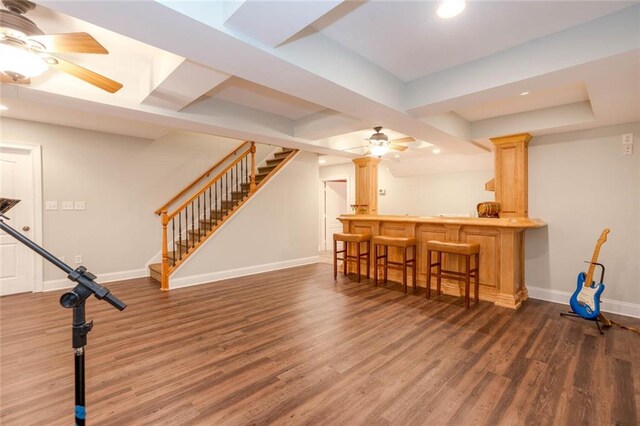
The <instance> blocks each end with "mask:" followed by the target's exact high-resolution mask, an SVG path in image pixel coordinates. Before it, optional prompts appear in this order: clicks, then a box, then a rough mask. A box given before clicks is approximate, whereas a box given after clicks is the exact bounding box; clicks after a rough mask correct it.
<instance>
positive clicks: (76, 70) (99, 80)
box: [47, 55, 122, 93]
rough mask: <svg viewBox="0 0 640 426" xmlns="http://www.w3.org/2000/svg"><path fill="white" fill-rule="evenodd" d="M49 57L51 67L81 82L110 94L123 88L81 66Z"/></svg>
mask: <svg viewBox="0 0 640 426" xmlns="http://www.w3.org/2000/svg"><path fill="white" fill-rule="evenodd" d="M49 56H51V58H52V59H50V60H48V61H47V63H48V64H49V66H50V67H52V68H55V69H57V70H60V71H64V72H66V73H67V74H71V75H72V76H74V77H78V78H79V79H80V80H84V81H86V82H87V83H89V84H93V85H94V86H96V87H98V88H100V89H102V90H106V91H107V92H109V93H115V92H117V91H118V90H120V89H121V88H122V84H120V83H118V82H117V81H114V80H111V79H110V78H107V77H105V76H103V75H100V74H98V73H95V72H93V71H89V70H88V69H86V68H83V67H81V66H80V65H76V64H74V63H72V62H69V61H65V60H64V59H62V58H59V57H57V56H54V55H49Z"/></svg>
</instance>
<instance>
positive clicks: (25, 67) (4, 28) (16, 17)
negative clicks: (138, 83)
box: [0, 0, 122, 93]
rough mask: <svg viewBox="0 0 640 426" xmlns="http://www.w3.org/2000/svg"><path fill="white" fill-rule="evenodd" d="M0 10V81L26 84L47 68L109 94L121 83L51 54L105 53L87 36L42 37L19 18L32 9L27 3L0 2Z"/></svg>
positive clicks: (15, 0)
mask: <svg viewBox="0 0 640 426" xmlns="http://www.w3.org/2000/svg"><path fill="white" fill-rule="evenodd" d="M2 4H3V5H4V7H5V8H6V9H0V81H1V82H3V83H19V84H29V83H30V80H29V79H30V78H31V77H36V76H38V75H40V74H42V73H43V72H44V71H46V70H47V69H48V68H49V67H51V68H54V69H56V70H59V71H62V72H65V73H67V74H70V75H72V76H74V77H76V78H79V79H80V80H83V81H85V82H87V83H89V84H92V85H94V86H96V87H98V88H100V89H102V90H105V91H107V92H109V93H115V92H117V91H118V90H120V89H121V88H122V84H120V83H118V82H117V81H114V80H111V79H109V78H107V77H105V76H103V75H100V74H98V73H95V72H93V71H90V70H88V69H86V68H83V67H81V66H79V65H76V64H74V63H72V62H69V61H66V60H64V59H62V58H60V57H57V56H55V55H54V53H94V54H108V53H109V52H108V51H107V50H106V49H105V48H104V47H103V46H102V45H101V44H100V43H98V42H97V41H96V40H95V39H94V38H93V37H91V35H89V34H87V33H66V34H51V35H45V34H44V32H43V31H42V30H41V29H40V28H38V26H37V25H36V24H35V23H33V22H32V21H31V20H30V19H28V18H26V17H25V16H23V14H24V13H26V12H27V11H29V10H31V9H33V8H35V4H34V3H32V2H30V1H27V0H3V1H2Z"/></svg>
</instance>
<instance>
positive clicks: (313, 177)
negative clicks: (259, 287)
mask: <svg viewBox="0 0 640 426" xmlns="http://www.w3.org/2000/svg"><path fill="white" fill-rule="evenodd" d="M318 180H319V174H318V156H317V155H316V154H313V153H306V152H301V153H299V154H298V155H297V156H296V157H295V158H294V159H293V160H291V161H290V162H289V163H288V164H287V165H286V167H284V168H283V169H282V170H281V171H280V172H279V173H278V174H277V175H276V176H274V177H273V178H271V180H270V181H268V182H267V184H266V185H265V186H264V187H263V188H262V189H261V190H260V191H259V192H258V193H257V194H256V195H255V196H254V197H253V198H252V199H251V200H249V202H248V203H246V204H245V205H244V206H243V207H242V210H241V211H240V212H239V213H237V214H236V215H234V216H232V217H231V219H229V221H228V222H227V223H226V224H225V225H224V226H223V227H222V228H221V229H220V230H219V231H218V232H216V234H215V235H214V236H213V237H211V238H210V239H209V240H208V241H207V243H206V244H205V245H203V247H202V249H200V250H199V252H197V253H196V254H195V255H194V256H193V257H192V258H191V260H190V261H189V262H187V263H186V264H185V266H184V267H182V268H181V269H180V270H178V271H176V272H175V273H174V274H173V275H172V276H171V279H170V286H171V288H175V287H182V286H185V285H193V284H200V283H206V282H211V281H215V280H218V279H223V278H227V277H231V276H239V275H247V274H251V273H257V272H262V271H266V270H271V269H277V268H282V267H286V266H294V265H301V264H307V263H314V262H317V261H318V244H319V242H318V236H317V235H316V233H315V232H309V231H310V230H313V229H315V224H317V223H318V221H319V217H318V212H319V209H320V206H319V204H318V196H317V193H316V191H315V188H316V187H317V184H318Z"/></svg>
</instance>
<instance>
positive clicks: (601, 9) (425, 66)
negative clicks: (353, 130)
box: [313, 1, 633, 81]
mask: <svg viewBox="0 0 640 426" xmlns="http://www.w3.org/2000/svg"><path fill="white" fill-rule="evenodd" d="M467 3H468V4H467V7H466V9H465V11H464V12H463V13H462V14H461V15H459V16H457V17H454V18H452V19H449V20H443V19H440V18H439V17H438V16H437V15H436V10H437V8H438V6H439V4H440V2H437V1H368V2H363V3H361V4H360V6H359V7H355V8H354V6H353V5H349V4H343V5H341V6H339V7H338V8H336V9H334V10H333V12H332V13H330V14H327V15H325V16H324V17H323V18H320V19H319V20H318V21H316V22H315V23H314V24H313V27H314V28H316V29H318V30H320V31H321V32H322V33H323V34H326V35H327V36H329V37H331V38H332V39H334V40H336V41H337V42H339V43H340V44H342V45H344V46H346V47H348V48H349V49H351V50H353V51H355V52H357V53H358V54H359V55H361V56H363V57H365V58H366V59H368V60H369V61H371V62H373V63H374V64H376V65H378V66H380V67H381V68H384V69H385V70H387V71H389V72H390V73H391V74H393V75H395V76H396V77H398V78H400V79H402V80H404V81H410V80H414V79H416V78H418V77H422V76H424V75H427V74H430V73H432V72H435V71H440V70H443V69H445V68H450V67H453V66H456V65H460V64H462V63H465V62H470V61H473V60H475V59H478V58H481V57H484V56H487V55H491V54H493V53H496V52H499V51H501V50H504V49H508V48H510V47H513V46H516V45H519V44H522V43H526V42H528V41H530V40H534V39H537V38H540V37H543V36H546V35H548V34H551V33H554V32H556V31H561V30H564V29H566V28H570V27H573V26H575V25H578V24H581V23H583V22H586V21H589V20H592V19H594V18H598V17H601V16H604V15H607V14H610V13H613V12H616V11H618V10H620V9H622V8H625V7H629V6H631V5H632V4H633V2H619V1H550V2H548V1H468V2H467ZM343 10H344V11H345V12H346V14H345V15H344V16H340V18H339V19H338V18H337V17H338V16H339V15H340V13H341V11H343Z"/></svg>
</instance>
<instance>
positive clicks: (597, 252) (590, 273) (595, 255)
mask: <svg viewBox="0 0 640 426" xmlns="http://www.w3.org/2000/svg"><path fill="white" fill-rule="evenodd" d="M608 233H609V228H606V229H605V230H604V231H602V234H601V235H600V238H599V239H598V242H597V243H596V247H595V249H594V250H593V256H591V264H590V265H589V270H588V271H587V277H586V278H585V280H584V285H585V287H586V286H591V282H592V281H593V274H594V272H595V270H596V265H595V263H596V262H597V261H598V256H599V255H600V247H602V245H603V244H604V243H605V241H607V234H608Z"/></svg>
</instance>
